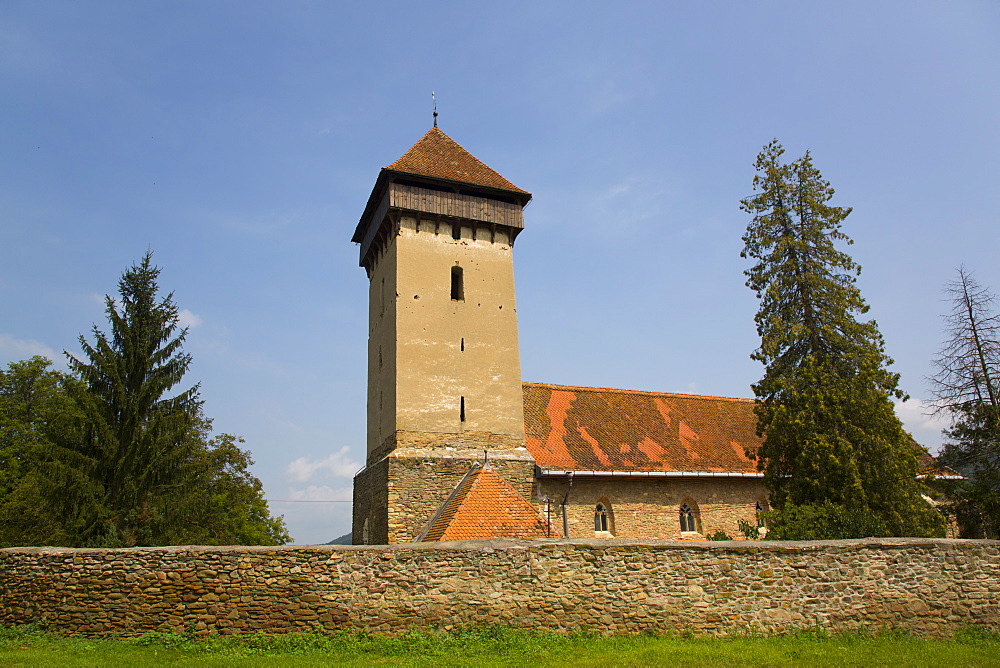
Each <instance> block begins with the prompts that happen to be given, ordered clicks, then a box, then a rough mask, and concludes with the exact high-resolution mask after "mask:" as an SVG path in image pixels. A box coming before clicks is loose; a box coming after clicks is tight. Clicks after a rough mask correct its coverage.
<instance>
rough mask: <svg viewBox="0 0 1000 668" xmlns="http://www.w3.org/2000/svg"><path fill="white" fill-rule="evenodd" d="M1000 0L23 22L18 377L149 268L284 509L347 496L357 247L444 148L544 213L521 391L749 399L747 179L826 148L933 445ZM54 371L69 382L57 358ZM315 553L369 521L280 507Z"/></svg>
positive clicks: (211, 395)
mask: <svg viewBox="0 0 1000 668" xmlns="http://www.w3.org/2000/svg"><path fill="white" fill-rule="evenodd" d="M997 35H1000V6H998V5H996V4H995V3H992V2H962V1H956V2H951V3H939V2H921V1H913V0H908V1H905V2H891V1H884V2H878V3H871V2H836V3H834V2H829V3H822V2H815V3H802V2H791V1H789V2H778V1H760V2H735V1H734V2H706V3H691V2H685V3H680V2H635V3H618V4H612V3H596V2H572V3H570V2H525V3H519V2H510V3H497V2H490V3H480V2H468V1H467V2H454V3H447V2H423V3H394V2H370V3H337V2H305V1H303V2H294V1H289V2H253V1H240V2H225V1H202V2H152V1H149V2H110V1H104V2H91V3H79V2H45V1H41V2H36V1H31V2H28V1H24V2H22V1H18V0H5V1H4V2H3V3H2V4H0V91H2V95H0V314H2V315H0V363H3V364H6V363H7V362H10V361H13V360H18V359H23V358H26V357H28V356H30V355H32V354H36V353H40V354H46V355H49V356H50V357H55V358H57V359H58V358H60V357H61V351H62V350H64V349H66V350H69V351H71V352H72V351H75V350H77V349H78V347H77V344H76V338H77V336H78V335H80V334H81V333H85V332H88V331H89V329H90V327H91V325H92V324H97V325H98V326H100V327H101V328H102V329H103V328H106V325H105V322H104V316H103V311H102V296H103V295H104V294H106V293H113V292H114V290H115V287H116V282H117V279H118V276H119V275H120V274H121V272H122V271H123V270H124V269H125V268H126V267H127V266H129V265H130V264H131V263H133V262H135V261H137V260H138V259H139V258H140V257H141V256H142V254H143V253H144V252H145V251H146V250H147V249H152V250H153V251H154V259H155V261H156V263H157V264H158V265H159V266H161V267H162V268H163V273H162V274H161V286H162V288H163V289H164V290H166V291H173V292H174V294H175V299H176V301H177V303H178V305H179V306H180V308H181V309H183V313H182V315H183V318H184V322H185V323H186V324H189V325H190V327H191V329H190V334H189V338H188V344H187V350H188V351H189V352H190V353H192V354H193V355H194V363H193V365H192V368H191V372H190V374H189V377H188V379H189V381H190V384H194V383H195V382H199V381H200V382H201V383H202V391H203V397H204V398H205V400H206V402H207V403H206V410H207V413H208V415H210V416H212V417H214V418H215V426H216V428H217V430H218V431H225V432H230V433H235V434H238V435H241V436H243V437H244V438H245V439H246V444H245V445H246V447H248V448H249V449H250V450H252V452H253V454H254V458H255V459H256V461H257V465H256V467H255V473H256V474H257V475H258V476H259V477H260V478H261V479H262V480H263V481H264V484H265V488H266V493H267V496H268V498H269V499H274V500H297V501H305V500H340V501H344V500H349V499H350V489H351V478H352V476H353V474H354V473H355V472H356V471H357V470H358V469H359V468H360V467H361V465H362V463H363V461H364V449H365V425H364V413H365V389H364V387H365V381H366V378H365V373H366V370H365V359H366V357H365V356H366V341H365V336H366V331H367V330H366V318H367V310H366V308H367V307H366V304H365V299H366V283H367V279H366V278H365V274H364V271H363V270H362V269H361V268H359V267H358V266H357V248H356V247H355V246H354V245H353V244H351V243H350V238H351V234H352V232H353V230H354V227H355V225H356V223H357V220H358V217H359V216H360V214H361V211H362V209H363V207H364V204H365V202H366V201H367V197H368V194H369V192H370V190H371V187H372V185H373V184H374V182H375V178H376V176H377V175H378V170H379V168H380V167H382V166H384V165H387V164H389V163H391V162H392V161H394V160H395V159H396V158H398V157H399V156H400V155H402V154H403V153H404V152H405V151H406V150H407V149H408V148H409V147H410V146H411V145H412V144H413V143H414V142H415V141H416V140H417V139H419V138H420V137H421V136H422V135H423V133H424V132H425V131H426V130H427V129H428V128H429V127H430V124H431V114H430V112H431V107H430V94H431V91H432V90H433V91H436V92H437V98H438V106H439V111H440V113H441V116H440V124H441V127H442V129H443V130H445V131H446V132H447V133H448V134H449V135H451V136H452V137H453V138H454V139H455V140H456V141H458V142H459V143H460V144H462V145H463V146H465V147H466V148H467V149H468V150H470V151H471V152H472V153H473V154H474V155H476V156H477V157H479V158H480V159H481V160H483V161H484V162H486V163H487V164H489V165H490V166H491V167H493V168H495V169H496V170H497V171H499V172H500V173H501V174H503V175H504V176H505V177H507V178H508V179H510V180H511V181H512V182H514V183H515V184H517V185H518V186H520V187H522V188H524V189H526V190H529V191H531V192H532V193H533V194H534V200H533V201H532V202H531V204H530V205H529V206H528V208H527V210H526V220H525V228H526V229H525V232H524V233H523V234H522V235H521V236H520V237H518V241H517V246H516V248H515V266H516V280H517V284H518V315H519V316H520V340H521V351H522V372H523V376H524V379H525V380H528V381H538V382H552V383H564V384H573V385H588V386H600V387H622V388H630V389H647V390H657V391H673V392H694V393H700V394H717V395H724V396H743V397H745V396H750V395H751V393H750V388H749V386H750V383H752V382H753V381H754V380H756V379H757V378H758V377H759V376H760V374H761V368H760V367H759V365H758V364H757V363H755V362H753V361H751V360H750V358H749V355H750V353H751V352H752V351H753V349H754V348H755V347H756V345H757V343H758V341H757V337H756V333H755V331H754V326H753V314H754V313H755V311H756V308H757V303H756V300H755V298H754V296H753V294H752V293H751V292H750V290H749V289H747V288H746V287H745V286H744V277H743V274H742V272H743V270H744V269H746V268H747V266H748V264H747V262H746V261H744V260H741V259H740V257H739V253H740V250H741V247H742V242H741V240H740V237H741V235H742V233H743V231H744V229H745V227H746V224H747V222H748V219H747V217H746V215H745V214H744V213H742V212H741V211H740V210H739V200H740V199H741V198H742V197H744V196H746V195H748V194H749V193H750V192H751V185H750V184H751V180H752V178H753V167H752V165H753V161H754V158H755V156H756V154H757V152H758V151H759V150H760V148H761V147H762V146H763V145H764V144H765V143H767V142H768V141H769V140H770V139H772V138H775V137H776V138H778V139H779V140H780V141H781V142H782V143H783V144H784V145H785V147H786V149H787V150H788V153H787V156H788V157H789V159H792V158H795V157H798V156H799V155H801V154H802V153H803V152H804V151H805V150H806V149H809V150H811V151H812V154H813V158H814V161H815V164H816V165H817V167H819V169H820V170H821V171H822V172H823V174H824V176H825V177H826V178H827V179H828V180H830V181H831V183H832V184H833V186H834V187H835V188H836V189H837V196H836V197H835V199H834V203H836V204H839V205H841V206H852V207H854V213H853V214H852V215H851V216H850V217H849V218H848V219H847V221H846V223H845V226H844V231H845V232H846V233H847V234H848V235H850V236H851V237H852V238H853V239H854V240H855V244H854V245H853V246H852V247H851V248H850V252H851V254H852V255H853V256H854V258H855V259H856V260H857V261H858V262H859V263H860V264H861V265H862V266H863V267H864V271H863V273H862V276H861V279H860V282H859V285H860V287H861V289H862V291H863V294H864V295H865V297H866V298H867V299H868V301H869V303H870V304H871V307H872V310H871V315H872V317H874V318H875V319H876V320H877V321H878V323H879V325H880V327H881V330H882V333H883V334H884V336H885V339H886V343H887V348H888V352H889V354H890V355H891V356H892V357H893V358H895V360H896V364H895V367H894V368H895V370H896V371H898V372H899V373H900V374H902V383H901V384H902V388H903V389H904V390H905V391H907V392H908V393H909V394H910V395H911V396H912V397H913V400H912V401H911V402H910V403H909V404H908V405H906V406H904V407H902V408H901V409H900V412H901V415H902V416H903V417H904V419H905V421H906V424H907V426H908V427H909V428H910V429H911V430H912V431H913V432H914V434H915V435H916V436H917V438H918V440H921V441H922V442H924V443H925V444H928V445H931V446H936V445H937V444H938V443H939V442H940V436H939V433H938V430H939V428H940V426H939V425H935V424H933V421H930V420H928V419H927V418H926V417H924V416H923V415H922V411H921V409H920V405H919V401H920V400H921V399H924V398H926V397H927V396H928V388H927V383H926V381H925V376H927V375H928V374H930V373H932V367H931V364H930V363H931V360H932V359H933V358H934V356H935V352H936V351H937V349H938V348H939V347H940V345H941V342H942V336H943V334H942V323H941V319H940V317H941V314H942V313H943V312H944V310H945V308H946V305H945V304H944V303H943V302H942V301H941V299H942V293H941V289H942V287H943V286H944V284H945V283H947V282H948V281H949V280H950V279H951V278H952V277H953V275H954V272H955V269H956V268H957V267H958V266H959V265H960V264H962V263H965V265H966V266H967V267H968V268H970V269H972V270H973V271H974V272H975V274H976V276H977V277H978V279H979V280H980V281H981V282H982V283H984V284H986V285H989V286H991V287H992V288H993V289H994V291H1000V264H998V263H997V250H998V246H1000V243H998V242H1000V232H998V230H1000V226H998V214H997V212H998V211H1000V188H998V187H997V183H998V175H1000V123H998V119H1000V40H998V38H997ZM60 364H61V362H60ZM272 507H273V509H274V510H275V511H276V512H279V513H283V514H285V516H286V519H287V520H288V524H289V527H290V529H291V533H292V535H293V537H294V538H295V539H296V541H297V542H299V543H314V542H325V541H327V540H330V539H331V538H334V537H336V536H339V535H341V534H343V533H346V532H347V531H348V530H349V527H350V504H349V503H289V502H286V501H276V502H274V503H272Z"/></svg>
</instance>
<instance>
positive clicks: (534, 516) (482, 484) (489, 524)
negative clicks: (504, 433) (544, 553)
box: [422, 466, 560, 542]
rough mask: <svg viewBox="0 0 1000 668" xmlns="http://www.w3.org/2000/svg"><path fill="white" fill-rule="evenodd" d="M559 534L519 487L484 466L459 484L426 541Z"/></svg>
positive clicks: (537, 536)
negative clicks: (527, 499) (548, 524)
mask: <svg viewBox="0 0 1000 668" xmlns="http://www.w3.org/2000/svg"><path fill="white" fill-rule="evenodd" d="M559 535H560V534H559V533H558V532H557V531H556V530H555V528H552V529H549V527H548V526H547V522H546V521H545V518H543V517H542V516H541V515H539V513H538V511H537V510H536V509H535V507H534V506H533V505H531V504H530V503H528V501H526V500H525V498H524V497H523V496H521V495H520V494H519V493H518V491H517V490H516V489H514V488H513V487H511V486H510V484H509V483H508V482H507V481H506V480H504V479H503V478H501V477H500V476H499V475H498V474H497V473H496V471H494V470H493V469H492V468H490V467H489V466H484V467H482V468H478V469H475V470H473V471H471V472H470V473H469V475H468V476H466V478H465V479H464V480H463V481H462V482H461V483H460V484H459V486H458V488H457V489H456V490H455V493H454V494H452V496H451V498H450V499H448V501H446V502H445V506H444V508H443V509H442V511H441V513H440V514H439V515H438V517H437V518H436V519H435V520H434V523H433V524H432V525H431V527H430V528H429V529H428V531H427V533H426V534H425V535H424V537H423V539H422V541H423V542H430V541H439V540H473V539H477V538H547V537H558V536H559Z"/></svg>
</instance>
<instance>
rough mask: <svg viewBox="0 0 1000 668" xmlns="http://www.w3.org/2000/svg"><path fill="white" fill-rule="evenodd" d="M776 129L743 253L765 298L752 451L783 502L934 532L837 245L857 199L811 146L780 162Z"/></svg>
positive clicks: (762, 163) (892, 379)
mask: <svg viewBox="0 0 1000 668" xmlns="http://www.w3.org/2000/svg"><path fill="white" fill-rule="evenodd" d="M783 153H784V149H783V148H782V147H781V145H780V144H779V143H778V142H777V141H776V140H775V141H772V142H771V143H770V144H768V145H767V146H765V147H764V149H763V150H762V151H761V153H760V154H759V155H758V156H757V162H756V169H757V175H756V176H755V177H754V180H753V187H754V191H755V193H754V194H753V195H752V196H750V197H747V198H746V199H744V200H742V201H741V208H742V209H743V210H744V211H746V212H747V213H749V214H750V215H751V216H753V219H752V221H751V223H750V224H749V226H748V227H747V231H746V235H745V236H744V237H743V241H744V244H745V247H744V250H743V252H742V256H743V257H745V258H750V259H752V260H754V261H755V264H754V266H753V267H752V268H750V269H749V270H747V271H746V272H745V273H746V276H747V279H748V280H747V286H748V287H749V288H751V289H752V290H754V292H755V293H756V294H757V297H758V299H760V309H759V311H758V312H757V315H756V319H755V320H756V325H757V333H758V334H759V335H760V338H761V345H760V348H758V349H757V350H756V351H755V352H754V353H753V355H752V357H753V359H755V360H758V361H760V362H761V363H762V364H763V365H764V367H765V371H764V376H763V378H761V380H760V381H759V382H757V383H755V384H754V385H753V391H754V394H755V395H756V397H757V400H758V403H757V407H756V413H757V418H758V431H759V433H760V435H761V436H762V437H763V443H762V445H761V447H760V449H759V451H758V452H757V453H756V456H757V458H758V466H759V468H760V470H761V471H762V472H763V473H764V484H765V485H766V486H767V487H768V489H769V490H770V492H771V500H772V503H773V504H774V506H775V507H776V508H778V509H779V510H778V512H779V513H780V511H781V509H782V508H784V507H786V506H790V507H797V506H823V507H825V508H834V509H837V508H840V509H843V510H844V511H845V512H846V513H849V514H853V515H856V514H857V513H858V512H861V513H869V514H871V516H872V517H873V519H875V520H877V521H878V523H880V524H881V525H883V526H884V527H885V533H888V534H891V535H934V534H936V533H939V532H940V531H941V529H942V527H943V524H942V521H941V518H940V517H939V516H938V515H937V513H935V512H934V511H933V510H932V509H931V508H930V507H929V506H928V505H927V504H926V503H925V502H924V501H923V500H922V499H921V497H920V489H919V485H918V482H917V480H916V475H917V473H918V467H917V459H916V449H915V448H914V446H913V442H912V438H911V437H910V436H909V435H908V434H907V433H906V432H905V431H904V430H903V427H902V424H901V423H900V421H899V419H898V418H897V417H896V414H895V411H894V409H893V404H892V401H891V399H892V398H893V397H902V396H903V393H902V392H901V391H900V390H899V388H898V382H899V376H898V374H895V373H893V372H891V371H889V370H888V369H887V367H888V366H889V365H890V364H891V363H892V360H890V359H889V358H888V357H887V355H886V353H885V346H884V343H883V340H882V336H881V334H880V333H879V330H878V327H877V325H876V323H875V322H874V321H871V320H869V321H860V320H859V319H858V317H859V316H861V315H864V314H865V313H867V311H868V305H867V303H866V302H865V300H864V299H863V298H862V296H861V293H860V291H859V290H858V288H857V286H856V284H855V281H856V277H857V276H858V275H859V273H860V271H861V269H860V267H859V266H858V265H857V264H856V263H855V262H854V261H853V260H852V259H851V257H850V256H849V255H848V254H847V253H845V252H843V251H842V250H839V249H838V244H847V245H849V244H851V243H852V242H851V240H850V239H849V238H848V237H847V236H846V235H845V234H844V233H843V232H842V231H841V225H842V223H843V221H844V219H845V218H846V217H847V216H848V215H849V214H850V213H851V209H850V208H844V207H837V206H832V205H831V204H829V201H830V199H831V198H832V197H833V194H834V190H833V188H832V187H831V186H830V184H829V183H828V182H827V181H825V180H824V179H823V177H822V175H821V174H820V172H819V170H818V169H816V168H815V167H814V166H813V163H812V158H811V156H810V155H809V153H808V152H807V153H806V154H805V155H804V156H803V157H801V158H799V159H798V160H795V161H793V162H791V163H787V164H785V163H783V162H782V161H781V156H782V154H783Z"/></svg>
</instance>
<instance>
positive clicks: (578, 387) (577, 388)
mask: <svg viewBox="0 0 1000 668" xmlns="http://www.w3.org/2000/svg"><path fill="white" fill-rule="evenodd" d="M521 385H522V386H524V385H530V386H532V387H548V388H552V389H559V390H572V391H574V392H625V393H628V394H645V395H650V396H670V397H691V398H694V399H714V400H717V401H743V402H750V403H755V402H756V401H757V400H756V399H750V398H747V397H722V396H718V395H712V394H689V393H687V392H657V391H655V390H626V389H623V388H616V387H588V386H584V385H559V384H556V383H531V382H526V381H525V382H522V383H521Z"/></svg>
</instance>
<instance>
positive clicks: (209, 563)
mask: <svg viewBox="0 0 1000 668" xmlns="http://www.w3.org/2000/svg"><path fill="white" fill-rule="evenodd" d="M998 547H1000V542H997V541H968V540H954V541H950V540H944V539H940V540H930V539H867V540H854V541H829V542H803V543H781V542H753V543H748V542H728V543H726V542H721V543H713V542H704V543H693V542H673V541H661V542H656V541H643V542H640V541H627V540H607V541H602V540H593V539H591V540H576V541H560V540H542V541H521V542H514V541H470V542H466V543H430V544H422V545H395V546H388V547H386V546H381V547H338V546H317V547H295V546H288V547H280V548H274V547H269V548H249V547H167V548H131V549H121V550H96V549H68V548H9V549H4V550H0V623H3V624H21V623H27V622H32V621H40V620H46V621H47V623H48V624H49V626H50V627H51V628H53V629H56V630H59V631H62V632H65V633H70V634H81V635H90V636H101V635H124V636H129V635H138V634H141V633H143V632H145V631H188V630H194V631H196V632H198V633H202V634H207V633H215V632H218V633H250V632H255V631H266V632H283V631H294V630H306V629H312V628H317V627H318V628H324V629H340V628H348V629H358V630H360V629H368V630H371V631H376V632H391V633H398V632H402V631H404V630H407V629H418V628H444V629H450V628H454V627H457V626H461V625H468V624H503V625H505V626H511V627H518V628H541V629H550V630H557V631H566V632H568V631H574V630H580V629H594V630H597V631H599V632H606V633H612V632H614V633H636V632H643V631H666V630H670V629H673V630H688V629H690V630H692V631H694V632H696V633H727V632H734V631H735V632H744V631H747V630H750V629H755V630H761V631H766V632H770V631H787V630H791V629H797V628H807V627H816V626H821V627H824V628H827V629H831V630H853V629H862V628H864V629H878V628H880V627H901V628H905V629H909V630H912V631H913V632H916V633H920V634H923V635H928V636H944V635H948V634H950V633H951V632H953V631H954V630H955V629H956V628H958V627H959V626H961V625H964V624H979V625H986V626H991V627H994V628H995V627H997V626H998V625H1000V551H998Z"/></svg>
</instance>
